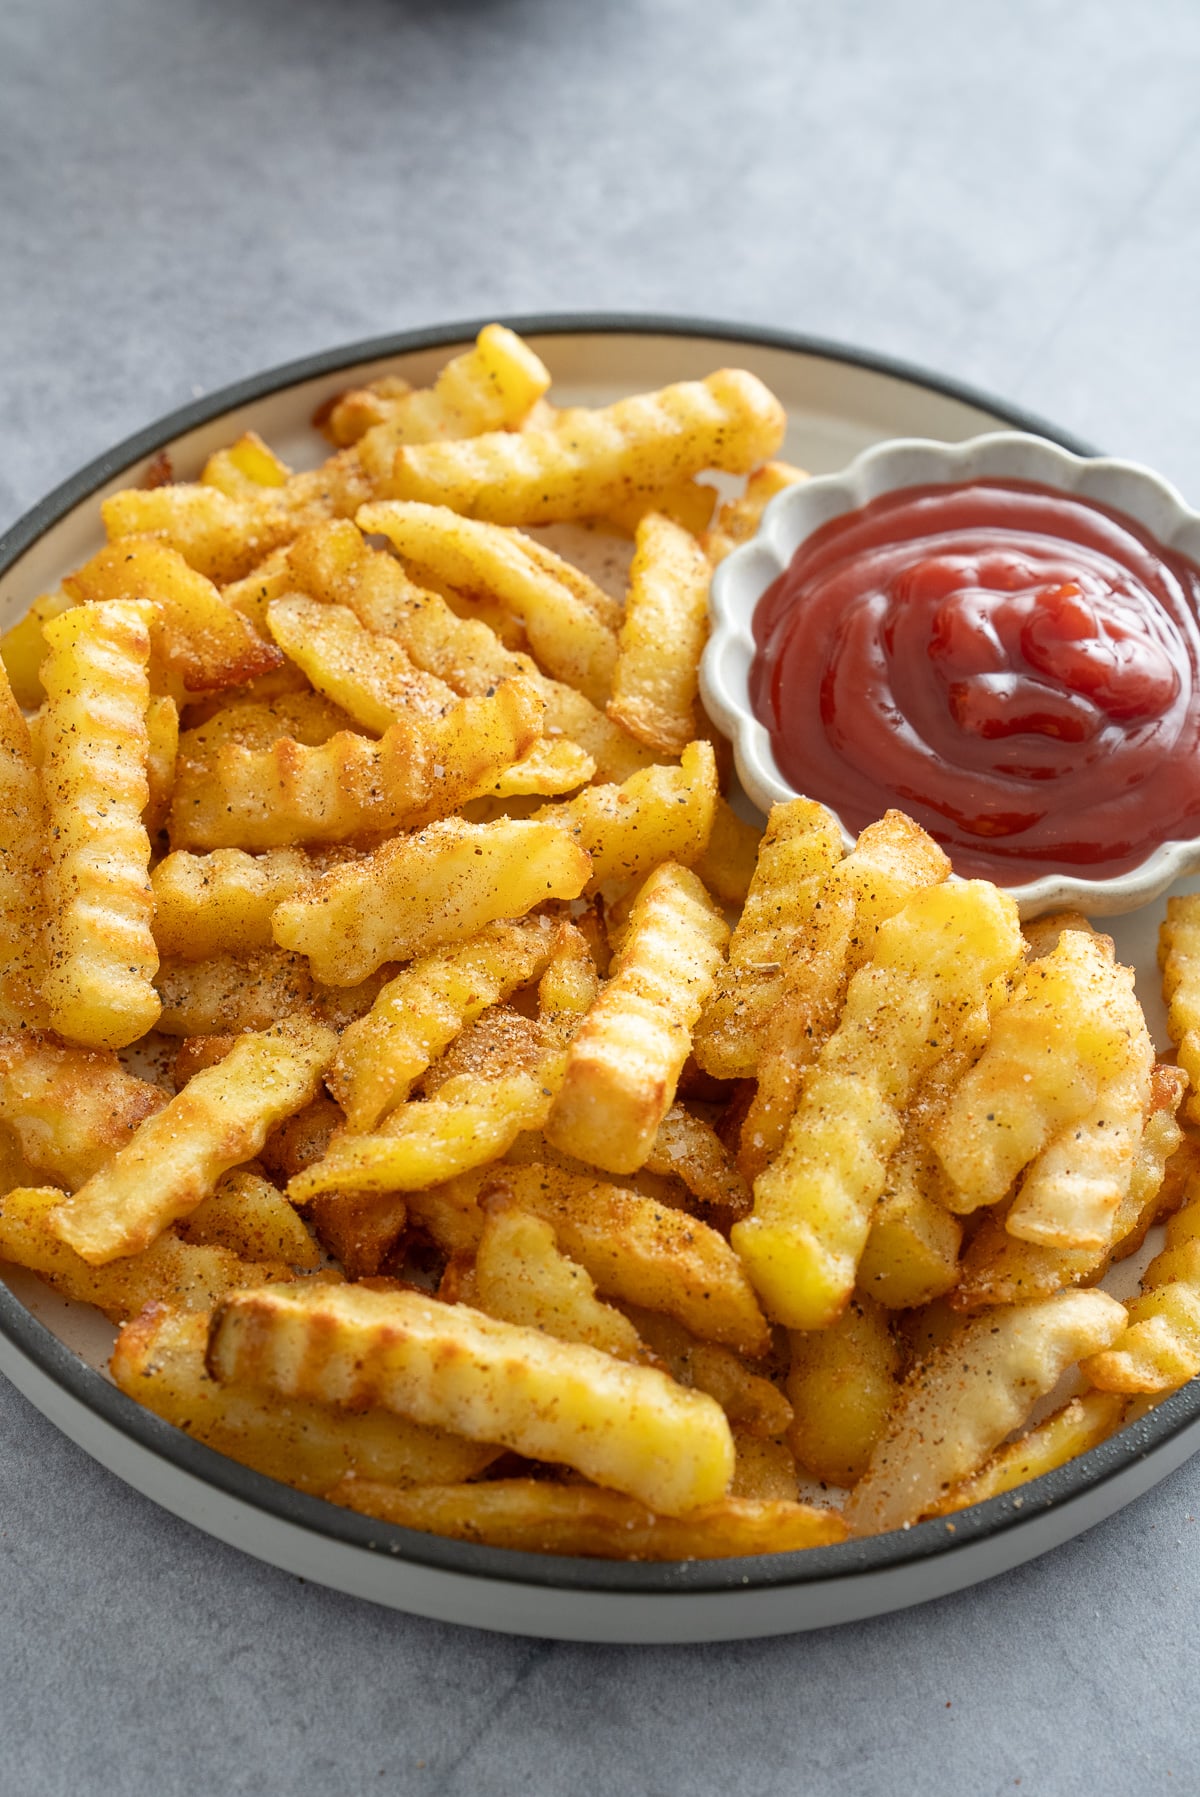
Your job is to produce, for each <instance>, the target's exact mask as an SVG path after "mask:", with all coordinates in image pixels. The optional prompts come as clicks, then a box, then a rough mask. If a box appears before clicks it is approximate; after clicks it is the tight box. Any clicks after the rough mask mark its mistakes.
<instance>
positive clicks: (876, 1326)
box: [787, 1295, 901, 1485]
mask: <svg viewBox="0 0 1200 1797" xmlns="http://www.w3.org/2000/svg"><path fill="white" fill-rule="evenodd" d="M900 1365H901V1356H900V1349H899V1345H898V1344H897V1342H896V1341H895V1339H894V1338H893V1336H892V1332H891V1325H890V1323H889V1320H888V1314H887V1312H886V1310H884V1309H882V1308H881V1306H879V1305H878V1304H875V1303H874V1302H873V1301H872V1300H871V1299H870V1298H867V1297H863V1296H861V1295H860V1296H858V1297H856V1298H852V1299H851V1300H850V1302H849V1304H847V1306H846V1308H845V1310H844V1311H843V1312H842V1314H841V1316H840V1317H839V1318H838V1320H837V1322H836V1323H834V1324H833V1325H832V1326H831V1327H830V1328H828V1329H818V1330H814V1331H811V1332H807V1333H802V1332H800V1331H799V1330H793V1331H792V1334H791V1371H790V1372H789V1373H788V1378H787V1395H788V1400H789V1402H790V1403H791V1406H792V1410H793V1412H794V1419H795V1420H794V1421H793V1423H792V1427H791V1431H790V1434H789V1440H790V1442H791V1446H792V1451H793V1453H794V1454H795V1456H796V1459H797V1460H798V1461H799V1463H800V1465H801V1466H803V1467H804V1468H805V1469H806V1470H807V1471H808V1472H810V1473H812V1474H813V1476H814V1478H817V1479H821V1480H823V1481H824V1482H825V1483H826V1484H829V1485H853V1484H854V1483H855V1481H856V1480H858V1479H860V1478H861V1477H862V1475H863V1473H864V1472H865V1471H866V1469H867V1462H868V1461H869V1460H870V1458H871V1450H872V1449H873V1448H874V1446H875V1443H876V1442H877V1441H878V1440H879V1437H880V1436H881V1435H882V1434H883V1431H884V1429H885V1428H886V1426H887V1420H888V1417H889V1415H890V1413H891V1409H892V1406H893V1404H894V1403H895V1402H896V1394H897V1392H898V1390H899V1382H900Z"/></svg>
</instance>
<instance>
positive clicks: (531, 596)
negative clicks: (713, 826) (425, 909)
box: [356, 502, 690, 752]
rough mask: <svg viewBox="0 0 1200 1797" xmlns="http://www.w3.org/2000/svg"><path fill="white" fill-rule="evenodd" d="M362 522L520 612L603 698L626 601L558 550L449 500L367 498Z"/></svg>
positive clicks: (551, 663)
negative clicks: (458, 509) (457, 508)
mask: <svg viewBox="0 0 1200 1797" xmlns="http://www.w3.org/2000/svg"><path fill="white" fill-rule="evenodd" d="M356 522H357V524H358V526H359V529H360V530H364V531H366V532H368V533H369V534H371V535H379V536H385V537H387V539H388V541H389V542H390V543H391V544H392V546H393V548H394V549H395V550H396V551H397V553H398V554H399V555H400V556H401V558H402V559H403V560H404V561H406V562H408V563H410V564H415V565H416V566H417V567H419V568H420V569H422V570H428V572H430V573H432V574H433V575H434V577H435V578H436V579H437V580H438V581H441V582H446V583H448V584H449V585H450V586H452V587H457V588H459V589H460V590H465V591H466V592H469V593H475V592H479V593H484V594H488V595H490V596H492V597H494V598H495V599H498V600H499V601H500V603H501V604H502V605H503V606H504V607H505V608H506V609H507V610H508V611H510V612H511V614H512V615H514V616H515V617H518V618H520V619H521V621H522V622H523V624H524V626H525V632H526V635H527V636H528V638H529V646H530V648H531V649H532V651H533V653H534V655H535V656H536V658H537V660H538V662H539V663H540V665H541V666H542V667H543V668H544V669H545V671H546V672H547V673H548V674H550V675H552V676H553V678H554V679H556V680H562V681H566V682H568V683H569V684H570V685H571V686H574V687H577V688H578V689H579V691H580V692H582V693H583V694H584V695H585V697H587V698H588V699H590V700H591V701H592V704H593V705H598V706H602V705H603V704H604V702H605V700H606V699H607V697H608V692H609V686H610V684H611V681H612V675H613V668H614V666H615V665H616V658H617V627H618V624H619V622H620V607H619V606H618V605H617V604H616V602H615V600H613V599H610V598H609V596H608V594H607V593H604V592H602V591H601V589H600V588H599V587H597V586H595V585H594V584H593V583H592V582H591V581H590V580H587V579H586V578H585V577H584V576H583V575H581V574H579V573H577V572H576V570H574V569H573V568H571V567H570V566H569V565H568V564H567V563H566V562H564V561H562V560H561V559H560V558H559V557H558V556H556V555H553V554H552V553H551V552H550V551H549V550H548V549H545V548H543V547H542V545H541V544H538V543H534V542H533V541H532V540H531V539H530V538H528V537H524V536H522V535H521V534H520V532H519V531H511V530H504V529H502V528H501V527H500V526H499V525H496V524H480V523H476V522H474V521H472V520H471V519H468V518H460V517H458V516H456V514H455V513H454V512H452V511H450V510H449V509H448V508H447V507H445V506H437V505H402V504H398V503H395V502H392V503H384V504H381V505H366V506H364V507H363V508H362V510H361V511H360V512H359V514H358V517H357V520H356ZM688 740H690V738H689V739H688ZM682 746H683V745H682V744H681V745H680V747H681V748H682ZM677 752H678V751H677Z"/></svg>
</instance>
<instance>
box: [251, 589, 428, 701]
mask: <svg viewBox="0 0 1200 1797" xmlns="http://www.w3.org/2000/svg"><path fill="white" fill-rule="evenodd" d="M267 628H268V629H269V630H270V633H271V635H272V636H273V637H274V639H275V641H276V642H277V643H278V644H279V647H280V648H281V649H282V650H283V651H284V652H285V654H286V655H287V656H288V658H289V660H291V661H292V662H294V663H295V664H296V666H297V667H300V668H303V670H304V672H305V673H306V674H307V675H308V678H309V679H310V680H311V681H312V683H313V685H314V686H315V687H316V689H317V691H318V692H320V693H324V694H325V696H326V698H328V699H330V700H332V702H333V703H334V704H335V705H340V706H341V708H342V710H343V711H345V712H347V713H348V714H349V715H350V717H352V718H353V719H354V721H355V723H356V724H361V725H362V726H363V727H364V728H365V729H367V730H373V731H376V732H377V733H378V734H379V735H381V736H382V735H383V733H384V731H385V730H387V729H389V728H390V726H391V725H392V724H394V723H396V722H397V721H398V720H399V719H401V718H404V717H406V716H409V715H412V716H416V717H424V718H440V717H442V716H443V715H444V714H445V713H446V712H447V711H449V710H450V709H451V708H452V707H453V705H454V703H455V700H456V698H457V694H456V693H455V692H454V690H453V688H452V687H449V686H447V684H446V682H445V681H444V680H439V679H438V677H437V675H436V674H427V673H425V672H424V670H423V669H421V668H418V667H417V666H416V665H415V664H414V663H413V661H412V660H411V658H410V657H409V655H408V654H407V653H406V652H405V650H404V649H403V648H402V647H401V645H400V644H399V643H398V642H395V641H394V640H393V639H392V638H391V637H387V636H380V635H379V633H378V631H374V630H367V629H365V628H364V627H363V625H362V624H360V623H359V621H358V619H357V617H356V616H355V615H354V613H353V612H352V611H351V610H350V608H349V606H346V605H326V604H323V603H322V602H321V600H319V599H310V598H308V597H307V596H306V595H305V594H303V593H288V594H286V596H284V597H282V598H279V599H275V600H273V601H272V603H271V604H270V606H269V607H268V609H267Z"/></svg>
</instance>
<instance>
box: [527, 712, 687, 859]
mask: <svg viewBox="0 0 1200 1797" xmlns="http://www.w3.org/2000/svg"><path fill="white" fill-rule="evenodd" d="M716 799H717V774H716V765H715V763H714V761H713V753H712V749H711V748H710V746H709V744H708V743H706V742H695V743H689V744H688V746H687V748H686V749H685V750H684V752H683V758H682V760H681V761H680V764H679V766H678V767H649V768H643V769H641V770H640V771H639V772H638V773H636V774H631V775H630V777H629V779H628V780H626V781H624V782H623V784H622V785H620V786H589V787H587V788H586V789H585V790H584V791H583V792H581V793H580V794H579V796H578V797H577V798H574V799H567V800H565V801H564V802H563V803H562V804H559V805H543V806H542V808H541V810H540V811H536V812H535V813H534V819H535V821H536V822H538V823H541V824H554V825H556V826H557V827H558V828H559V829H562V830H567V831H569V832H570V834H571V835H572V836H573V837H574V838H575V840H576V842H577V843H579V845H580V847H581V848H583V849H586V851H587V853H588V854H589V855H590V856H591V858H592V873H591V878H590V880H589V882H588V886H587V891H588V892H595V891H596V890H597V889H598V888H599V887H601V886H604V885H606V884H607V883H608V882H609V881H611V880H622V881H629V880H640V879H642V878H644V877H645V875H646V874H648V873H649V872H650V870H651V869H652V868H654V867H656V866H658V864H659V863H660V862H662V861H678V862H680V863H681V864H682V865H683V866H685V867H686V866H687V865H688V863H689V862H692V861H694V860H696V859H697V857H698V856H699V855H700V854H702V852H703V850H704V848H705V845H706V844H707V842H708V837H709V832H710V831H711V829H712V820H713V815H714V809H715V806H716Z"/></svg>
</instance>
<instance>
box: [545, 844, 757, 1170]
mask: <svg viewBox="0 0 1200 1797" xmlns="http://www.w3.org/2000/svg"><path fill="white" fill-rule="evenodd" d="M728 935H729V932H728V927H727V925H726V923H725V920H724V918H723V917H722V916H721V914H720V912H719V911H718V910H717V909H716V907H715V905H714V904H713V902H712V900H711V899H710V898H709V896H708V894H707V893H706V892H705V890H704V887H703V886H702V885H701V884H700V881H699V880H698V879H697V878H696V876H695V874H691V873H689V872H688V871H687V869H686V868H682V867H677V866H675V865H674V864H673V863H671V862H664V863H663V864H662V865H661V866H660V867H659V868H658V869H657V870H656V871H655V872H654V873H653V874H651V875H650V878H649V879H648V880H647V881H646V883H645V885H644V886H643V887H642V889H641V891H640V892H639V894H638V897H637V900H636V902H635V904H634V907H633V912H632V914H631V917H630V922H629V929H628V931H627V933H626V936H625V941H624V944H623V946H622V948H621V951H620V953H619V954H618V955H617V957H616V959H615V961H614V962H613V965H612V970H611V977H610V979H609V983H608V985H607V986H606V987H605V989H604V991H603V993H602V994H601V995H600V997H599V998H598V999H597V1001H596V1003H595V1004H594V1005H593V1007H592V1009H591V1010H590V1011H589V1012H588V1015H587V1017H586V1019H585V1020H584V1022H583V1024H582V1026H581V1027H580V1029H579V1030H578V1031H577V1033H576V1035H575V1037H574V1039H573V1040H572V1042H571V1046H570V1049H569V1050H568V1053H567V1066H566V1072H565V1074H564V1076H563V1081H562V1085H561V1086H560V1088H559V1091H558V1095H557V1097H556V1098H555V1100H554V1103H553V1106H552V1108H551V1110H550V1113H549V1117H548V1119H547V1121H546V1136H547V1139H548V1140H549V1141H550V1142H552V1143H553V1144H554V1146H555V1147H557V1148H560V1149H562V1150H563V1152H564V1153H566V1154H573V1155H575V1156H576V1158H577V1159H579V1160H583V1161H588V1162H590V1163H591V1164H592V1165H593V1166H596V1167H603V1168H604V1169H605V1170H606V1171H607V1172H610V1173H632V1172H634V1171H635V1169H636V1168H638V1167H640V1166H641V1165H642V1164H643V1162H644V1161H645V1160H646V1158H647V1156H648V1155H649V1153H650V1151H651V1149H652V1148H653V1146H654V1140H655V1137H656V1136H657V1134H658V1131H659V1128H660V1126H661V1124H662V1121H663V1118H664V1117H665V1116H666V1114H667V1112H668V1111H669V1109H670V1108H671V1105H672V1103H673V1101H674V1098H675V1088H676V1086H677V1084H678V1082H679V1075H680V1072H681V1070H682V1068H683V1063H684V1061H685V1060H686V1059H687V1055H688V1049H689V1047H690V1046H691V1032H692V1028H693V1026H694V1024H695V1021H696V1019H697V1017H698V1016H699V1015H700V1010H701V1007H702V1006H703V1004H704V1001H705V999H706V998H707V997H708V994H709V992H710V991H711V990H712V983H713V979H714V976H715V974H716V969H717V965H718V963H719V960H720V955H721V950H722V949H723V948H724V946H725V943H726V942H727V941H728Z"/></svg>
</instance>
